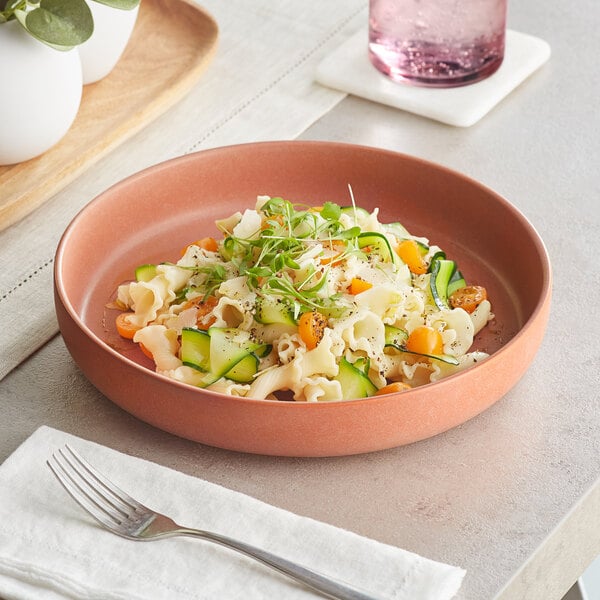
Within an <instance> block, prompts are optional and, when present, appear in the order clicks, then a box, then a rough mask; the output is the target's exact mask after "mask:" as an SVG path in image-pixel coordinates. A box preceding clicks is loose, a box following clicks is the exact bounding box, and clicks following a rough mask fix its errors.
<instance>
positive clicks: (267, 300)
mask: <svg viewBox="0 0 600 600" xmlns="http://www.w3.org/2000/svg"><path fill="white" fill-rule="evenodd" d="M254 320H255V321H257V322H258V323H262V324H264V325H270V324H272V323H282V324H284V325H296V319H294V311H293V309H292V307H291V306H290V304H289V303H288V302H286V301H285V300H284V299H283V298H281V297H279V296H258V297H257V299H256V312H255V313H254Z"/></svg>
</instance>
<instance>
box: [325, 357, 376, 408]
mask: <svg viewBox="0 0 600 600" xmlns="http://www.w3.org/2000/svg"><path fill="white" fill-rule="evenodd" d="M355 365H358V368H357V366H355ZM365 369H366V370H365ZM367 372H368V360H367V359H358V360H357V361H356V362H355V363H354V364H352V363H351V362H349V361H348V360H347V359H346V358H345V357H342V358H341V360H340V364H339V372H338V374H337V376H336V377H335V379H336V380H337V381H339V382H340V386H341V388H342V400H353V399H355V398H366V397H367V396H372V395H373V394H374V393H375V392H376V391H377V387H376V386H375V384H374V383H373V382H372V381H371V380H370V379H369V377H368V376H367V374H366V373H367Z"/></svg>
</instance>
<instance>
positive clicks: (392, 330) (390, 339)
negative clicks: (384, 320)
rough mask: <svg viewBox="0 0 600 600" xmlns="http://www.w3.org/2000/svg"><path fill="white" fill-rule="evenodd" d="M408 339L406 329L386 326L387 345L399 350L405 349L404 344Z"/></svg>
mask: <svg viewBox="0 0 600 600" xmlns="http://www.w3.org/2000/svg"><path fill="white" fill-rule="evenodd" d="M407 339H408V333H406V331H404V329H399V328H398V327H393V326H392V325H385V345H386V346H392V347H393V348H397V349H398V350H403V349H404V344H406V340H407Z"/></svg>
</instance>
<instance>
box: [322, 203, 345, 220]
mask: <svg viewBox="0 0 600 600" xmlns="http://www.w3.org/2000/svg"><path fill="white" fill-rule="evenodd" d="M341 214H342V209H341V208H340V207H339V206H338V205H337V204H334V203H333V202H325V204H323V208H322V210H321V216H322V217H323V218H324V219H328V220H330V221H337V220H338V219H339V218H340V215H341Z"/></svg>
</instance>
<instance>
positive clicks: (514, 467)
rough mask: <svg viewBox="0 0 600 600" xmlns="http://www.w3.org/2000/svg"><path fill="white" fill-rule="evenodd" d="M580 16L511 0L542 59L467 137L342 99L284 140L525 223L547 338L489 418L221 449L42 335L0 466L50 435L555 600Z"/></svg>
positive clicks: (586, 26)
mask: <svg viewBox="0 0 600 600" xmlns="http://www.w3.org/2000/svg"><path fill="white" fill-rule="evenodd" d="M598 23H600V5H599V4H598V3H597V2H596V0H582V1H580V2H578V3H577V5H572V4H570V3H563V2H560V1H558V0H552V1H549V2H546V3H536V2H533V1H530V2H523V3H514V5H511V10H510V18H509V26H510V27H512V28H513V29H516V30H518V31H523V32H527V33H530V34H533V35H537V36H539V37H541V38H543V39H545V40H546V41H548V42H549V43H550V45H551V47H552V51H553V54H552V58H551V60H550V62H549V63H548V64H547V65H546V66H545V67H543V68H542V69H541V70H540V71H539V72H538V73H536V74H535V75H534V76H532V77H531V78H530V80H528V81H527V82H526V83H525V84H523V85H522V86H521V87H519V88H518V89H517V90H516V91H514V92H513V93H512V94H511V95H510V96H509V97H508V98H506V99H505V100H504V101H503V102H502V103H501V104H500V105H499V106H498V107H497V108H496V109H495V110H493V111H492V112H491V113H490V114H489V115H488V116H486V117H485V118H484V119H483V120H482V121H481V122H480V123H478V124H477V125H475V126H474V127H471V128H469V129H457V128H452V127H448V126H444V125H441V124H439V123H435V122H433V121H429V120H426V119H423V118H420V117H417V116H414V115H411V114H408V113H403V112H400V111H397V110H393V109H391V108H386V107H383V106H380V105H377V104H374V103H370V102H367V101H364V100H361V99H358V98H354V97H349V98H346V99H345V100H343V101H342V102H341V103H340V104H339V105H338V106H337V107H336V108H335V109H334V110H332V111H331V112H330V113H328V114H327V115H325V116H324V117H323V118H321V119H320V120H319V121H318V122H316V123H315V124H314V125H313V126H312V127H310V128H309V129H308V130H307V131H306V132H304V134H303V135H302V138H303V139H318V140H338V141H344V142H352V143H360V144H366V145H372V146H379V147H384V148H388V149H393V150H397V151H401V152H406V153H410V154H413V155H416V156H420V157H423V158H426V159H429V160H433V161H435V162H438V163H441V164H443V165H446V166H448V167H451V168H454V169H456V170H459V171H461V172H463V173H466V174H467V175H469V176H471V177H474V178H476V179H478V180H480V181H481V182H483V183H484V184H486V185H488V186H490V187H492V188H494V189H495V190H496V191H498V192H499V193H501V194H502V195H504V196H505V197H506V198H507V199H508V200H510V201H511V202H512V203H513V204H514V205H515V206H517V207H518V208H519V209H520V210H521V211H522V212H523V213H524V214H525V215H526V216H527V217H528V218H529V219H530V220H531V222H532V223H533V224H534V226H535V227H536V228H537V230H538V231H539V233H540V234H541V236H542V238H543V239H544V241H545V243H546V245H547V248H548V251H549V254H550V256H551V260H552V264H553V270H554V291H553V308H552V313H551V317H550V322H549V326H548V330H547V334H546V337H545V340H544V342H543V344H542V347H541V349H540V352H539V354H538V356H537V358H536V360H535V361H534V363H533V365H532V367H531V368H530V369H529V370H528V372H527V374H526V375H525V377H524V378H523V379H522V380H521V382H520V383H519V384H518V385H517V386H516V387H515V388H514V389H513V390H512V391H511V392H510V393H509V394H507V395H506V397H504V398H503V399H502V400H501V401H499V402H498V403H496V404H495V405H494V406H493V407H492V408H491V409H489V410H488V411H486V412H485V413H483V414H482V415H480V416H479V417H477V418H475V419H473V420H471V421H470V422H468V423H465V424H464V425H462V426H460V427H457V428H455V429H453V430H452V431H449V432H447V433H445V434H442V435H439V436H437V437H435V438H432V439H430V440H426V441H423V442H420V443H416V444H413V445H410V446H406V447H401V448H396V449H392V450H387V451H383V452H377V453H372V454H367V455H363V456H351V457H342V458H326V459H299V458H274V457H264V456H254V455H245V454H238V453H233V452H229V451H224V450H220V449H216V448H210V447H206V446H202V445H199V444H196V443H193V442H189V441H186V440H183V439H179V438H176V437H173V436H171V435H169V434H167V433H164V432H161V431H159V430H156V429H154V428H152V427H150V426H148V425H146V424H144V423H142V422H140V421H138V420H136V419H135V418H133V417H131V416H130V415H128V414H126V413H124V412H123V411H121V410H120V409H119V408H117V407H116V406H114V405H113V404H112V403H111V402H109V401H108V400H107V399H106V398H104V397H103V396H102V395H101V394H100V393H99V392H97V391H96V390H95V389H94V388H93V387H92V386H91V384H90V383H89V382H88V381H87V380H86V379H85V377H84V376H83V375H82V374H81V373H80V372H79V371H78V369H77V367H76V366H75V365H74V363H73V361H72V360H71V358H70V356H69V355H68V353H67V351H66V349H65V347H64V345H63V342H62V339H61V338H60V337H56V338H54V339H53V340H52V341H51V342H49V343H48V344H46V345H45V346H44V347H43V348H42V349H40V350H39V351H38V352H37V353H36V354H35V355H33V356H32V357H31V358H29V359H28V360H27V361H25V362H24V363H22V364H21V365H20V366H19V367H18V368H17V369H15V370H14V371H13V372H12V373H11V374H10V375H9V376H8V377H6V378H5V379H4V380H3V381H2V382H0V461H2V460H4V459H5V458H6V457H7V456H8V455H9V454H10V453H11V452H12V451H14V449H15V448H16V447H17V446H18V445H19V444H20V443H21V442H22V441H24V440H25V439H26V437H27V436H28V435H30V434H31V433H32V432H33V431H34V430H35V429H36V428H37V427H38V426H40V425H43V424H45V425H50V426H52V427H56V428H58V429H62V430H64V431H68V432H70V433H74V434H76V435H79V436H81V437H85V438H88V439H91V440H94V441H97V442H99V443H102V444H105V445H107V446H110V447H113V448H115V449H117V450H121V451H124V452H127V453H130V454H133V455H136V456H140V457H143V458H146V459H149V460H153V461H155V462H158V463H160V464H163V465H166V466H169V467H172V468H175V469H178V470H180V471H182V472H185V473H189V474H192V475H196V476H198V477H202V478H204V479H207V480H210V481H213V482H216V483H219V484H222V485H225V486H227V487H230V488H232V489H235V490H239V491H242V492H245V493H247V494H250V495H253V496H255V497H257V498H260V499H261V500H264V501H267V502H270V503H273V504H275V505H278V506H281V507H283V508H286V509H289V510H292V511H295V512H297V513H300V514H304V515H308V516H310V517H313V518H316V519H320V520H323V521H326V522H329V523H332V524H334V525H337V526H340V527H344V528H347V529H350V530H353V531H355V532H357V533H359V534H362V535H366V536H369V537H372V538H375V539H378V540H381V541H382V542H386V543H390V544H394V545H398V546H401V547H403V548H406V549H409V550H412V551H415V552H418V553H420V554H422V555H424V556H427V557H430V558H433V559H437V560H441V561H444V562H448V563H452V564H457V565H460V566H462V567H464V568H466V569H467V576H466V578H465V581H464V584H463V587H462V589H461V591H460V593H459V595H458V598H459V600H508V599H510V600H513V599H527V600H536V599H540V600H553V599H559V598H561V597H562V596H563V594H564V593H565V592H566V591H567V590H568V589H569V587H570V586H571V585H572V584H573V582H574V581H575V580H576V578H577V577H578V576H579V575H580V574H581V573H582V572H583V570H584V569H585V568H586V566H587V565H588V564H589V563H590V562H591V561H592V560H593V559H594V558H595V557H596V556H597V555H598V553H600V485H599V472H600V467H599V463H600V460H599V459H600V435H599V434H598V431H599V430H600V410H599V408H600V406H599V398H600V394H599V390H600V376H599V373H600V368H599V367H600V360H599V358H598V350H599V349H600V344H599V342H598V340H599V339H600V324H599V323H600V319H599V318H598V314H599V313H600V301H599V299H598V297H599V292H600V268H599V266H598V258H597V257H598V256H599V255H600V209H599V208H598V204H597V201H598V196H599V192H600V175H599V170H598V166H599V164H600V163H599V154H600V153H599V150H600V141H599V140H600V112H599V111H598V110H597V104H598V100H599V99H600V83H599V78H598V77H597V61H596V54H597V51H598V50H600V47H599V44H598V37H597V35H596V33H597V32H596V28H597V25H598ZM594 51H596V52H594ZM134 144H135V139H134V140H132V141H131V142H130V146H132V145H134ZM108 160H110V159H108Z"/></svg>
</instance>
